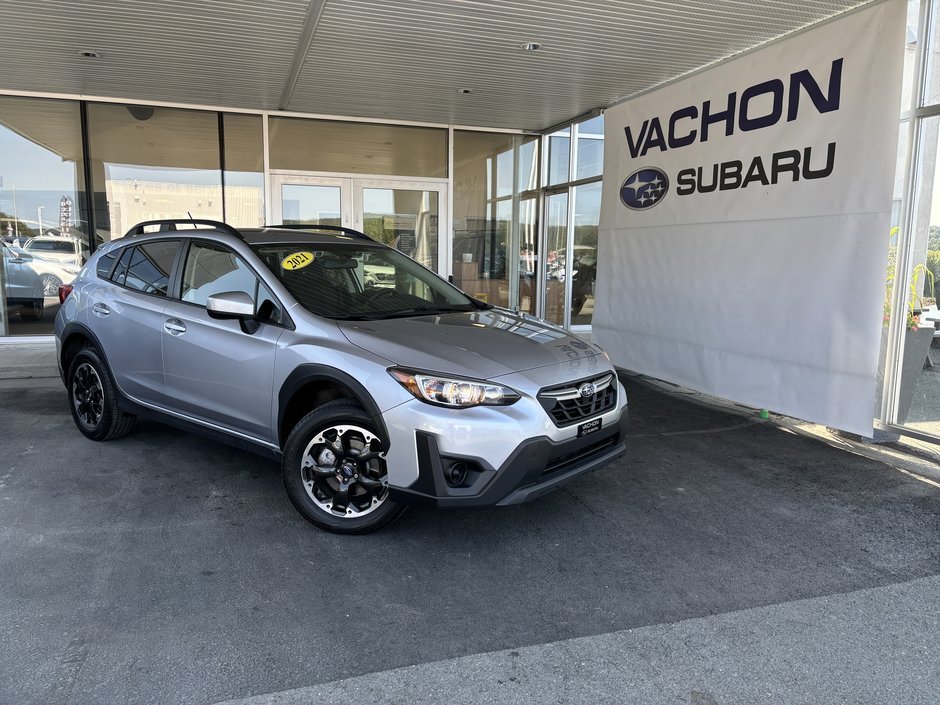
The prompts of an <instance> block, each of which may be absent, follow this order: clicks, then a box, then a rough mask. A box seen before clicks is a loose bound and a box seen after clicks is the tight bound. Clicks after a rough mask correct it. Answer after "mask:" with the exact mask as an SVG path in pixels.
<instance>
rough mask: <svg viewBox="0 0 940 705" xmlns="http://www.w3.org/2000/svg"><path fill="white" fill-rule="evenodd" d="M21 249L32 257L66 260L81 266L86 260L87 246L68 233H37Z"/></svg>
mask: <svg viewBox="0 0 940 705" xmlns="http://www.w3.org/2000/svg"><path fill="white" fill-rule="evenodd" d="M23 249H24V250H25V251H26V252H28V253H29V254H31V255H32V256H33V257H41V258H42V259H45V260H53V261H56V262H66V263H68V264H73V265H76V266H79V267H81V266H82V265H83V264H85V262H86V261H88V254H89V253H88V248H87V246H86V245H85V243H83V242H82V240H81V239H80V238H77V237H72V236H69V235H37V236H36V237H32V238H30V239H29V240H27V241H26V244H25V245H23Z"/></svg>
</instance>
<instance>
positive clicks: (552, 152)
mask: <svg viewBox="0 0 940 705" xmlns="http://www.w3.org/2000/svg"><path fill="white" fill-rule="evenodd" d="M570 157H571V131H570V130H568V129H564V130H559V131H558V132H556V133H555V134H553V135H549V136H548V174H547V177H548V182H547V184H546V185H548V186H554V185H555V184H563V183H565V182H566V181H570V180H571V178H570V177H569V171H568V163H569V161H570Z"/></svg>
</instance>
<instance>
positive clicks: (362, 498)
mask: <svg viewBox="0 0 940 705" xmlns="http://www.w3.org/2000/svg"><path fill="white" fill-rule="evenodd" d="M385 448H386V441H385V439H383V438H382V437H381V435H380V433H379V431H378V430H377V429H376V425H375V423H374V422H373V421H372V418H371V417H370V416H369V415H368V414H367V413H366V412H365V410H363V408H362V407H361V406H360V405H359V404H357V403H356V402H355V401H353V400H351V399H338V400H336V401H332V402H329V403H328V404H324V405H323V406H321V407H319V408H317V409H315V410H313V411H311V412H310V413H309V414H307V415H306V416H304V417H303V418H302V419H301V420H300V421H299V422H298V423H297V425H296V426H295V427H294V428H293V430H292V431H291V432H290V435H289V436H288V438H287V443H286V445H285V447H284V455H283V458H282V461H281V472H282V474H283V477H284V486H285V488H286V489H287V494H288V496H289V497H290V499H291V502H293V504H294V506H295V507H297V509H298V511H300V513H301V514H303V515H304V517H305V518H306V519H308V520H309V521H310V522H312V523H313V524H315V525H317V526H318V527H320V528H321V529H325V530H326V531H331V532H334V533H338V534H365V533H368V532H370V531H375V530H376V529H379V528H381V527H383V526H385V525H386V524H388V523H389V522H391V521H392V520H393V519H395V518H396V517H398V516H399V515H400V514H401V513H402V511H404V507H403V506H402V505H400V504H398V503H396V502H393V501H392V500H391V499H389V493H388V469H387V467H386V465H385Z"/></svg>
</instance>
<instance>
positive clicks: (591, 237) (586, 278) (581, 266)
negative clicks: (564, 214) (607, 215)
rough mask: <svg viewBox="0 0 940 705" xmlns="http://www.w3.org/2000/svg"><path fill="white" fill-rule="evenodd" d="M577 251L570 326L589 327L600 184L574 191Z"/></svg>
mask: <svg viewBox="0 0 940 705" xmlns="http://www.w3.org/2000/svg"><path fill="white" fill-rule="evenodd" d="M573 191H574V209H575V212H574V249H573V255H572V261H571V325H573V326H581V325H590V324H591V319H592V318H593V317H594V281H595V279H597V228H598V225H599V224H600V220H601V182H600V181H595V182H594V183H590V184H584V185H583V186H576V187H575V188H574V189H573Z"/></svg>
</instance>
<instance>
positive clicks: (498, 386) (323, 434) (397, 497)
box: [55, 220, 627, 533]
mask: <svg viewBox="0 0 940 705" xmlns="http://www.w3.org/2000/svg"><path fill="white" fill-rule="evenodd" d="M377 274H381V275H382V276H381V277H378V276H377ZM63 295H64V296H65V299H64V302H63V305H62V306H61V308H60V310H59V313H58V315H57V316H56V323H55V333H56V346H57V353H58V360H59V368H60V373H61V375H62V379H63V381H64V382H65V385H66V388H67V390H68V397H69V405H70V408H71V411H72V416H73V417H74V419H75V423H76V425H77V426H78V429H79V430H80V431H81V432H82V433H83V434H84V435H85V436H87V437H88V438H91V439H93V440H108V439H114V438H118V437H120V436H124V435H126V434H127V433H129V432H130V430H131V428H132V427H133V424H134V421H135V418H136V417H137V416H139V415H148V416H154V417H156V418H157V419H159V420H160V421H162V422H165V423H170V424H173V425H177V426H181V427H183V428H185V429H189V430H195V431H198V432H201V433H205V434H209V435H211V436H214V437H216V438H219V439H221V440H225V441H228V442H234V443H236V444H238V445H241V446H243V447H245V448H248V449H252V450H255V451H260V452H261V453H264V454H268V455H270V456H273V457H275V458H279V459H280V462H281V468H282V475H283V480H284V485H285V487H286V489H287V493H288V495H289V497H290V499H291V501H292V502H293V503H294V505H295V506H296V507H297V509H298V510H299V511H300V512H301V513H302V514H303V515H304V516H305V517H306V518H307V519H309V520H310V521H311V522H313V523H314V524H316V525H317V526H319V527H321V528H323V529H326V530H328V531H334V532H339V533H364V532H367V531H371V530H374V529H377V528H379V527H381V526H383V525H385V524H387V523H388V522H390V521H391V520H392V519H394V518H395V517H396V516H398V515H399V514H400V512H401V511H402V509H403V508H404V506H405V505H408V504H428V505H432V506H438V507H472V506H487V505H508V504H516V503H519V502H524V501H527V500H530V499H533V498H535V497H538V496H539V495H542V494H544V493H545V492H548V491H550V490H552V489H555V488H556V487H559V486H560V485H562V484H564V483H566V482H568V481H570V480H572V479H574V478H575V477H577V476H579V475H582V474H584V473H586V472H589V471H592V470H596V469H598V468H600V467H602V466H604V465H606V464H608V463H610V462H611V461H613V460H614V459H616V458H618V457H619V456H620V455H622V454H623V452H624V424H625V422H626V416H627V414H626V407H627V398H626V394H625V392H624V389H623V386H622V385H621V384H620V383H619V381H618V379H617V375H616V372H615V370H614V368H613V366H612V365H611V363H610V360H609V359H608V357H607V355H606V354H605V353H604V352H603V351H602V350H601V349H600V348H599V347H598V346H596V345H592V344H589V343H587V342H585V341H583V340H581V339H579V338H577V337H575V336H573V335H571V334H569V333H568V332H566V331H565V330H563V329H561V328H558V327H556V326H553V325H550V324H548V323H545V322H544V321H541V320H539V319H537V318H534V317H532V316H529V315H526V314H520V313H516V312H513V311H510V310H506V309H501V308H496V307H494V306H492V305H489V304H487V303H484V302H482V301H479V300H477V299H474V298H472V297H470V296H468V295H467V294H465V293H463V292H462V291H460V290H459V289H457V288H455V287H454V286H453V285H451V284H449V283H448V282H447V281H445V280H443V279H441V278H440V277H438V276H437V275H436V274H434V273H433V272H431V271H429V270H428V269H426V268H424V267H423V266H421V265H420V264H418V263H417V262H415V261H414V260H413V259H410V258H409V257H407V256H405V255H404V254H402V253H401V252H399V251H398V250H395V249H393V248H391V247H388V246H386V245H384V244H381V243H378V242H375V241H373V240H371V239H370V238H369V237H367V236H366V235H364V234H362V233H359V232H357V231H355V230H350V229H347V228H341V227H331V226H323V225H304V226H297V225H277V226H271V227H266V228H261V229H240V230H236V229H235V228H233V227H231V226H229V225H226V224H224V223H216V222H213V221H196V220H193V221H153V222H147V223H141V224H140V225H138V226H135V227H134V228H132V229H131V231H130V232H129V233H128V234H127V236H125V237H124V238H121V239H118V240H114V241H112V242H109V243H107V244H105V245H104V246H103V247H101V248H99V249H98V250H97V251H96V252H95V253H94V255H93V256H92V257H91V258H90V259H89V261H88V262H87V264H86V265H85V266H84V267H83V269H82V270H81V272H80V273H79V275H78V277H77V278H76V279H75V281H74V282H73V283H72V289H71V292H68V291H67V290H65V291H63V292H61V293H60V296H63Z"/></svg>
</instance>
